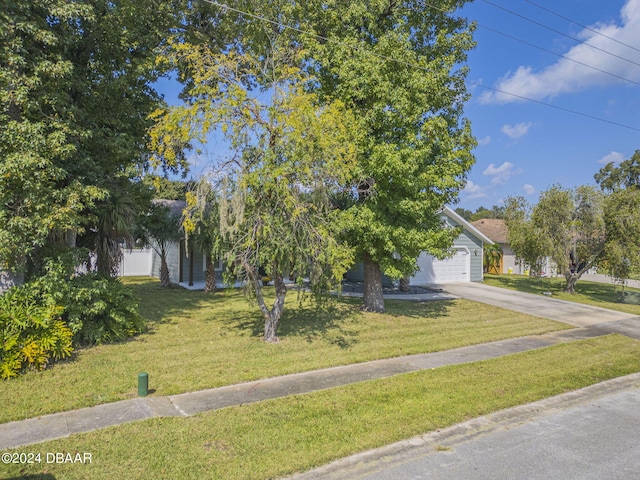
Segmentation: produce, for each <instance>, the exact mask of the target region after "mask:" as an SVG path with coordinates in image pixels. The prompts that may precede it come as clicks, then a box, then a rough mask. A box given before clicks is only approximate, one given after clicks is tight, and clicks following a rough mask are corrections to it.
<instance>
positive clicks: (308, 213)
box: [152, 40, 357, 342]
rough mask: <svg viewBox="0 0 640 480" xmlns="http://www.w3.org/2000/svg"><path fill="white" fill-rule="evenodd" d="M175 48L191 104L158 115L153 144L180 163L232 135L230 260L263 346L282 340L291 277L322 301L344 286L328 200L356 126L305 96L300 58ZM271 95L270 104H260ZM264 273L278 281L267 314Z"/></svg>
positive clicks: (227, 215)
mask: <svg viewBox="0 0 640 480" xmlns="http://www.w3.org/2000/svg"><path fill="white" fill-rule="evenodd" d="M274 45H276V42H275V40H274ZM173 48H174V50H173V52H172V55H171V56H170V57H169V59H170V60H171V61H173V62H175V63H176V64H177V65H176V66H177V67H179V69H180V71H183V72H189V75H190V76H189V81H188V82H187V89H186V91H185V92H183V98H185V100H186V101H187V104H186V105H185V106H182V107H175V108H173V109H171V110H169V111H159V112H157V114H156V115H155V118H156V120H157V121H158V124H157V126H156V127H155V128H154V130H153V131H152V140H153V146H154V148H155V149H156V151H157V152H158V154H159V155H161V156H163V157H166V158H174V157H175V155H176V152H177V151H178V150H179V149H180V148H182V146H184V145H185V144H187V143H188V142H190V141H191V140H193V139H194V138H195V139H197V140H200V141H203V140H206V134H207V133H208V132H210V131H211V130H212V129H215V128H219V129H220V131H221V132H223V133H224V134H225V135H226V136H227V138H228V140H229V142H230V144H231V145H232V148H233V152H232V154H231V157H230V158H229V159H228V161H226V162H224V163H223V164H221V165H220V166H219V169H218V171H217V174H218V176H219V177H220V179H221V180H220V182H218V189H219V193H218V198H219V202H220V219H221V222H220V223H221V224H220V228H221V234H222V237H223V238H224V241H225V243H226V245H227V248H228V253H227V255H226V256H225V259H226V261H227V265H229V267H230V268H231V269H232V270H233V272H234V273H235V275H236V276H237V277H238V278H240V279H242V280H245V281H246V284H247V286H248V287H249V289H250V292H251V293H252V295H254V296H255V299H256V301H257V304H258V306H259V308H260V311H261V312H262V314H263V316H264V319H265V333H264V339H265V340H266V341H267V342H276V341H277V340H278V337H277V328H278V323H279V321H280V318H281V316H282V313H283V310H284V304H285V297H286V293H287V288H286V285H285V282H284V279H285V277H286V276H287V275H294V276H295V277H296V278H298V279H299V281H303V279H304V278H305V277H306V278H308V280H309V283H310V285H311V287H312V289H313V291H314V292H318V293H319V292H320V291H321V290H324V289H326V288H328V287H329V286H331V285H335V284H336V282H339V281H340V280H341V278H342V275H343V274H344V272H345V270H346V268H347V267H348V266H349V265H350V261H351V252H350V249H349V248H348V247H346V246H345V245H342V244H340V243H339V242H338V241H337V240H336V237H335V230H336V226H337V225H338V222H337V216H336V214H337V212H336V211H335V210H333V209H332V205H331V203H330V193H331V191H332V190H333V189H335V188H338V186H340V185H342V184H344V181H345V178H346V177H347V175H348V173H349V172H350V171H351V170H352V169H353V167H354V164H353V158H354V153H355V152H354V150H355V149H354V148H353V146H352V145H353V142H352V138H353V133H352V132H353V131H356V132H357V128H356V127H357V126H356V125H355V122H354V121H353V120H352V118H351V116H350V115H349V112H348V111H347V110H345V109H344V108H343V106H342V104H341V102H332V103H328V104H320V103H319V101H318V97H317V96H316V95H315V94H313V93H310V92H309V91H308V88H307V87H308V86H309V82H311V81H312V79H309V78H308V77H307V76H306V75H305V73H304V72H303V71H302V70H301V69H300V68H298V67H297V66H296V65H297V64H298V63H299V59H297V58H295V57H296V51H295V50H289V49H287V48H285V49H281V48H276V47H274V48H273V49H272V50H271V51H270V52H269V54H268V55H267V56H255V55H253V54H251V53H249V52H240V51H237V50H234V49H230V50H229V51H227V52H226V53H224V54H219V53H216V52H215V51H211V50H210V49H208V48H207V47H205V46H196V45H190V44H185V43H182V44H174V46H173ZM259 85H261V86H262V88H263V90H260V88H258V86H259ZM265 92H268V94H269V97H270V99H269V101H268V102H267V103H262V102H261V101H260V100H259V98H260V97H261V94H262V95H264V93H265ZM261 269H264V271H265V272H266V274H267V276H269V277H270V278H271V279H272V280H273V282H274V286H275V297H276V298H275V301H274V303H273V306H271V307H269V306H268V305H267V303H266V299H265V297H264V293H263V285H262V275H261Z"/></svg>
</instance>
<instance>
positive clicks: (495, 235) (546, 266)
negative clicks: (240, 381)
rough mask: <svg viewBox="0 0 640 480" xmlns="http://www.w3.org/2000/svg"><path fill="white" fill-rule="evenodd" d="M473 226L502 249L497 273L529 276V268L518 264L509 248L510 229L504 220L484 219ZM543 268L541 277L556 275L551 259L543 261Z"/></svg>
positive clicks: (476, 221)
mask: <svg viewBox="0 0 640 480" xmlns="http://www.w3.org/2000/svg"><path fill="white" fill-rule="evenodd" d="M471 225H473V226H474V227H475V228H476V229H478V230H479V231H480V232H482V233H483V234H484V235H486V236H487V237H488V238H490V239H491V240H493V242H494V243H497V244H498V245H500V247H501V248H502V258H501V259H500V265H499V266H498V272H497V273H499V274H502V273H507V274H516V275H526V274H528V272H529V266H528V265H525V264H523V263H521V262H518V260H517V258H516V254H515V253H514V252H513V250H511V247H510V246H509V229H508V227H507V224H506V223H505V221H504V220H502V219H499V218H483V219H481V220H475V221H473V222H471ZM541 267H542V271H541V272H540V274H541V275H543V276H548V275H555V267H554V265H553V263H552V262H551V261H550V259H549V258H544V259H543V261H542V265H541Z"/></svg>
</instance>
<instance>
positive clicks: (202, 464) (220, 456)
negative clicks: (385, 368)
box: [0, 335, 640, 480]
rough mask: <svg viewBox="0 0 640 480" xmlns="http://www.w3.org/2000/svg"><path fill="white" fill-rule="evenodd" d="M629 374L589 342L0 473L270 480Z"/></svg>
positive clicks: (627, 363) (621, 354) (613, 350)
mask: <svg viewBox="0 0 640 480" xmlns="http://www.w3.org/2000/svg"><path fill="white" fill-rule="evenodd" d="M638 371H640V342H639V341H637V340H633V339H630V338H627V337H622V336H618V335H612V336H607V337H599V338H595V339H590V340H585V341H576V342H571V343H565V344H561V345H556V346H553V347H549V348H545V349H540V350H535V351H530V352H526V353H520V354H516V355H511V356H507V357H502V358H497V359H493V360H488V361H483V362H477V363H472V364H465V365H457V366H450V367H444V368H439V369H435V370H426V371H420V372H416V373H410V374H405V375H398V376H396V377H392V378H387V379H381V380H374V381H369V382H362V383H358V384H353V385H349V386H346V387H340V388H335V389H330V390H325V391H321V392H315V393H310V394H305V395H297V396H292V397H287V398H282V399H276V400H270V401H264V402H260V403H255V404H250V405H243V406H237V407H231V408H226V409H222V410H218V411H214V412H208V413H205V414H201V415H197V416H194V417H189V418H165V419H153V420H148V421H144V422H138V423H133V424H128V425H122V426H118V427H113V428H109V429H104V430H100V431H96V432H90V433H86V434H81V435H75V436H73V437H71V438H67V439H61V440H56V441H52V442H47V443H43V444H39V445H33V446H30V447H24V448H20V449H17V450H16V452H34V453H38V452H39V453H41V454H42V455H43V456H44V454H45V453H46V452H72V453H75V452H89V453H91V454H92V458H93V463H92V464H91V465H34V466H27V467H23V468H21V467H18V466H10V467H8V466H2V465H0V473H2V474H4V476H15V477H18V476H22V475H37V474H39V473H43V472H44V471H47V472H48V473H49V474H50V475H51V477H42V478H64V479H81V478H91V479H94V480H99V479H109V480H110V479H114V478H130V479H142V478H180V479H201V478H207V479H231V478H232V479H234V480H242V479H267V478H277V477H281V476H284V475H288V474H291V473H293V472H296V471H303V470H307V469H310V468H312V467H314V466H318V465H322V464H325V463H327V462H329V461H331V460H333V459H336V458H341V457H344V456H347V455H350V454H353V453H356V452H359V451H363V450H368V449H371V448H375V447H379V446H382V445H386V444H389V443H392V442H394V441H398V440H400V439H405V438H410V437H412V436H414V435H418V434H421V433H425V432H428V431H433V430H437V429H441V428H444V427H447V426H450V425H453V424H456V423H458V422H461V421H464V420H467V419H470V418H475V417H478V416H480V415H484V414H487V413H490V412H494V411H497V410H501V409H504V408H508V407H511V406H515V405H520V404H525V403H528V402H532V401H535V400H539V399H542V398H546V397H549V396H553V395H556V394H560V393H563V392H567V391H570V390H574V389H578V388H582V387H585V386H587V385H591V384H594V383H597V382H600V381H604V380H607V379H610V378H614V377H618V376H622V375H626V374H630V373H633V372H638ZM2 469H4V471H3V470H2ZM29 478H31V477H29Z"/></svg>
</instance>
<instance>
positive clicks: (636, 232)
mask: <svg viewBox="0 0 640 480" xmlns="http://www.w3.org/2000/svg"><path fill="white" fill-rule="evenodd" d="M595 180H596V182H597V183H598V185H600V188H601V189H602V190H603V191H605V192H607V193H608V197H607V202H606V209H605V223H606V228H607V245H606V262H605V267H606V270H607V271H608V273H609V274H610V275H611V276H612V277H614V278H616V279H617V280H619V281H621V282H624V281H625V280H626V279H628V278H629V277H630V276H631V275H632V274H638V273H640V150H636V151H635V153H634V154H633V156H632V157H631V158H629V159H627V160H625V161H623V162H621V163H620V164H619V165H617V166H616V165H615V164H614V163H613V162H611V163H608V164H607V165H605V166H604V167H602V168H601V169H600V171H599V172H598V173H596V174H595Z"/></svg>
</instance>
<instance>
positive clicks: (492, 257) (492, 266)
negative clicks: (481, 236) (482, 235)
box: [482, 243, 502, 273]
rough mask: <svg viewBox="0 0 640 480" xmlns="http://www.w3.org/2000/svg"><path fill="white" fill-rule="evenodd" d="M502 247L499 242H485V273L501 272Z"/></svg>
mask: <svg viewBox="0 0 640 480" xmlns="http://www.w3.org/2000/svg"><path fill="white" fill-rule="evenodd" d="M501 260H502V247H501V246H500V245H499V244H497V243H494V244H485V245H484V248H483V262H482V263H483V267H484V272H485V273H501V272H500V271H499V268H500V261H501Z"/></svg>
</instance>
